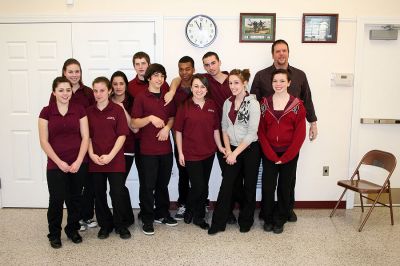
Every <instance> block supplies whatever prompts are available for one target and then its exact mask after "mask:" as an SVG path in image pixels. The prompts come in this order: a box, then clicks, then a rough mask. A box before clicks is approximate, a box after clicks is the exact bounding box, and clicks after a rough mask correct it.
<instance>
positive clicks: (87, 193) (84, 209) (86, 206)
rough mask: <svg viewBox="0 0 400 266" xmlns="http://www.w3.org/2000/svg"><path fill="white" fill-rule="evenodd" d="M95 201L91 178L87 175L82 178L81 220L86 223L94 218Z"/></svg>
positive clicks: (90, 174)
mask: <svg viewBox="0 0 400 266" xmlns="http://www.w3.org/2000/svg"><path fill="white" fill-rule="evenodd" d="M95 200H96V199H95V193H94V181H93V176H92V173H87V174H86V175H85V176H84V178H83V190H82V205H81V217H80V218H81V219H83V220H85V221H86V220H89V219H92V218H93V217H94V204H95Z"/></svg>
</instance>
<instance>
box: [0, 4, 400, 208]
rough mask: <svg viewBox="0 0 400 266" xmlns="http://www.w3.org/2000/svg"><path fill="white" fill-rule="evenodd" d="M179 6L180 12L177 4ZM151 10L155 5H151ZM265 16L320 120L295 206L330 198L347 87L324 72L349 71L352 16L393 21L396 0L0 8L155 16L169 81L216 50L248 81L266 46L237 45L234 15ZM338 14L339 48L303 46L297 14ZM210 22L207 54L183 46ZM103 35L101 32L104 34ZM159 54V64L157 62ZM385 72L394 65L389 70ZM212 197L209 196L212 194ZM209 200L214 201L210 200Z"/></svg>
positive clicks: (349, 95) (342, 140) (18, 13)
mask: <svg viewBox="0 0 400 266" xmlns="http://www.w3.org/2000/svg"><path fill="white" fill-rule="evenodd" d="M182 3H184V5H185V6H182ZM157 5H158V7H156V8H155V6H157ZM241 12H242V13H246V12H247V13H250V12H265V13H276V14H277V26H276V38H277V39H279V38H283V39H285V40H287V41H288V43H289V45H290V58H289V62H290V64H292V65H293V66H296V67H299V68H301V69H303V70H304V71H305V72H306V74H307V76H308V79H309V83H310V87H311V90H312V93H313V101H314V105H315V109H316V113H317V116H318V129H319V136H318V138H317V140H316V141H315V142H313V143H310V142H309V141H306V142H305V144H304V146H303V148H302V150H301V156H300V160H299V167H298V181H297V189H296V193H297V200H302V201H307V200H321V201H322V200H335V199H337V197H338V195H339V193H340V190H339V189H338V188H337V187H336V185H335V184H336V180H338V179H341V178H344V177H346V176H347V174H348V171H349V168H353V165H349V157H350V156H349V151H350V136H351V114H352V104H353V88H346V87H331V86H330V74H331V73H334V72H340V73H354V67H355V54H356V50H355V49H356V48H355V47H356V36H357V18H358V17H360V16H362V17H368V16H371V17H372V16H379V17H393V16H399V14H400V3H399V1H398V0H383V1H365V0H364V1H363V0H354V1H346V0H338V1H334V2H330V1H318V0H311V1H297V0H287V1H280V2H278V1H265V0H257V1H247V2H246V1H226V2H224V1H215V0H213V1H211V0H203V1H179V0H174V1H162V0H153V1H151V4H149V3H148V2H146V1H140V2H139V1H129V0H114V1H98V0H97V1H96V0H75V4H74V5H73V6H66V5H65V1H64V0H58V1H46V0H36V1H30V0H19V1H14V2H8V1H7V2H6V1H1V2H0V17H3V18H7V17H20V18H21V19H22V20H23V18H29V17H31V16H38V15H51V16H54V17H57V15H70V16H72V17H73V16H82V15H93V16H101V15H116V14H132V16H142V15H143V16H161V17H162V18H163V40H164V43H163V52H162V53H160V55H156V60H155V61H159V62H160V63H163V64H164V65H165V66H166V69H167V73H168V79H169V80H170V79H171V78H172V77H174V76H176V75H177V61H178V59H179V58H180V57H181V56H183V55H190V56H192V57H193V58H194V59H195V63H196V68H197V70H198V71H200V72H203V69H202V66H201V57H202V55H203V54H204V53H205V52H207V51H208V50H212V51H215V52H217V53H218V54H219V55H220V58H221V60H222V68H223V69H224V70H231V69H232V68H250V71H251V73H252V74H253V75H254V74H255V73H256V72H257V71H258V70H260V69H262V68H264V67H266V66H269V65H271V63H272V60H271V56H270V47H271V44H253V43H239V41H238V33H239V13H241ZM312 12H315V13H316V12H318V13H339V27H338V42H337V44H302V43H301V17H302V13H312ZM199 13H203V14H206V15H209V16H211V17H212V18H213V19H214V20H215V21H216V23H217V26H218V31H219V33H218V37H217V39H216V41H215V42H214V43H213V44H212V45H211V46H210V47H208V48H205V49H199V48H194V47H192V46H190V45H189V43H188V42H187V40H186V38H185V36H184V27H185V24H186V21H187V19H188V18H189V17H190V16H192V15H195V14H199ZM105 34H107V33H106V32H105ZM161 56H163V58H162V57H161ZM391 67H397V65H395V66H391ZM324 165H329V166H330V176H329V177H323V176H322V166H324ZM214 196H215V195H214ZM213 198H214V197H213Z"/></svg>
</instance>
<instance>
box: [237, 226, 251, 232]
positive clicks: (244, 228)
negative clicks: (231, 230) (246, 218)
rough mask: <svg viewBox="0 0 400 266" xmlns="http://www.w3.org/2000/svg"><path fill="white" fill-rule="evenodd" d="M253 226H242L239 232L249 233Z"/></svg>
mask: <svg viewBox="0 0 400 266" xmlns="http://www.w3.org/2000/svg"><path fill="white" fill-rule="evenodd" d="M250 228H251V226H240V228H239V231H240V233H247V232H249V231H250Z"/></svg>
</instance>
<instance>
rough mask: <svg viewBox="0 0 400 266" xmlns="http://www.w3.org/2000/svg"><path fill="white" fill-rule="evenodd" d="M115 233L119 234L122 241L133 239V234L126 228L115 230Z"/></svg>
mask: <svg viewBox="0 0 400 266" xmlns="http://www.w3.org/2000/svg"><path fill="white" fill-rule="evenodd" d="M115 232H116V233H117V234H119V237H120V238H122V239H128V238H131V232H129V230H128V228H126V227H121V228H119V229H118V230H115Z"/></svg>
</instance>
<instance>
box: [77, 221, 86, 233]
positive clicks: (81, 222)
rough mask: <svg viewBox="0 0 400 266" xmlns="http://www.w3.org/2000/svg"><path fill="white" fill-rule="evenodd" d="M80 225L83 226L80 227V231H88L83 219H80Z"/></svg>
mask: <svg viewBox="0 0 400 266" xmlns="http://www.w3.org/2000/svg"><path fill="white" fill-rule="evenodd" d="M79 225H80V226H81V228H79V231H81V232H82V231H86V223H85V222H84V221H83V220H80V221H79Z"/></svg>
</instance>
